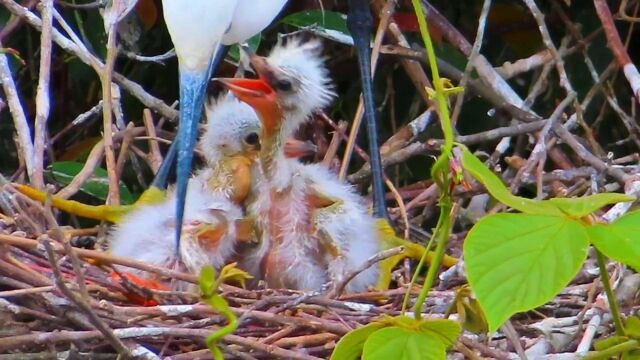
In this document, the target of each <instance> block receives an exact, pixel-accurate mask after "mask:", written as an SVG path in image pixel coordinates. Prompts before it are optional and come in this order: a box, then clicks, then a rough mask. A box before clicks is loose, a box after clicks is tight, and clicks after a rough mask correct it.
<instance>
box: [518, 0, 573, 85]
mask: <svg viewBox="0 0 640 360" xmlns="http://www.w3.org/2000/svg"><path fill="white" fill-rule="evenodd" d="M524 3H525V4H526V5H527V7H528V8H529V11H530V12H531V14H532V15H533V18H534V19H535V20H536V23H537V24H538V30H540V35H541V36H542V41H543V42H544V45H545V46H546V47H547V49H549V51H550V52H551V55H552V56H553V58H554V59H555V65H556V69H557V71H558V75H559V76H560V86H562V87H563V88H564V89H565V91H566V92H567V96H570V95H571V94H572V93H574V92H575V91H574V90H573V87H572V86H571V82H570V81H569V77H568V76H567V72H566V70H565V68H564V60H563V59H562V57H561V56H560V55H559V54H558V50H557V49H556V46H555V45H554V44H553V40H552V39H551V35H550V34H549V29H548V28H547V24H546V23H545V22H544V15H543V14H542V12H541V11H540V9H539V8H538V5H536V2H535V0H524Z"/></svg>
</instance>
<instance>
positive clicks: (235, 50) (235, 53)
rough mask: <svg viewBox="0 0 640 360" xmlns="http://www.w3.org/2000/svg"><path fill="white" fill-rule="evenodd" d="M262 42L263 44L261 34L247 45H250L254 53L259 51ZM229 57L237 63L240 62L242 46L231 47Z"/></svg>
mask: <svg viewBox="0 0 640 360" xmlns="http://www.w3.org/2000/svg"><path fill="white" fill-rule="evenodd" d="M260 42H262V34H261V33H258V34H256V35H254V36H253V37H252V38H250V39H249V40H247V44H249V48H250V49H251V50H253V51H256V50H258V47H260ZM228 56H229V57H230V58H231V59H232V60H233V61H235V62H238V61H240V46H239V45H237V44H236V45H233V46H231V48H230V49H229V53H228Z"/></svg>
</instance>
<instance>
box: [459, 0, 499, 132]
mask: <svg viewBox="0 0 640 360" xmlns="http://www.w3.org/2000/svg"><path fill="white" fill-rule="evenodd" d="M490 9H491V0H484V3H483V4H482V10H481V11H480V18H479V19H478V30H477V32H476V39H475V40H474V42H473V48H472V49H471V54H469V59H468V61H467V65H465V68H464V75H463V76H462V80H461V81H460V85H459V86H460V87H462V88H463V89H464V88H465V86H466V85H467V81H468V80H469V75H471V70H473V64H474V63H475V61H476V58H477V57H478V56H479V55H480V48H481V47H482V40H483V39H484V29H485V27H486V25H487V17H488V16H489V10H490ZM464 93H465V91H463V92H461V93H460V94H458V96H457V98H456V105H455V107H454V108H453V112H452V114H451V124H453V125H454V126H455V123H456V122H457V120H458V116H459V115H460V110H462V102H463V100H464Z"/></svg>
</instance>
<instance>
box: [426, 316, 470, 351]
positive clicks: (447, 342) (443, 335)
mask: <svg viewBox="0 0 640 360" xmlns="http://www.w3.org/2000/svg"><path fill="white" fill-rule="evenodd" d="M418 331H419V332H421V333H423V334H427V335H429V336H431V337H434V338H436V339H438V340H439V341H440V342H441V343H442V344H443V345H444V346H445V347H447V348H448V347H450V346H453V344H455V343H456V341H457V340H458V336H460V333H461V332H462V329H461V328H460V324H458V323H457V322H455V321H453V320H446V319H424V320H421V321H420V325H419V326H418Z"/></svg>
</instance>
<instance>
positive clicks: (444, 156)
mask: <svg viewBox="0 0 640 360" xmlns="http://www.w3.org/2000/svg"><path fill="white" fill-rule="evenodd" d="M411 3H412V5H413V9H414V12H415V14H416V18H417V19H418V25H419V27H420V34H421V35H422V40H423V41H424V45H425V49H426V50H427V57H428V59H429V65H430V67H431V74H432V77H433V86H434V89H435V93H436V95H435V96H436V99H437V102H438V114H439V115H440V126H441V127H442V133H443V134H444V145H443V147H442V153H441V154H440V156H439V157H438V159H437V160H436V162H435V164H433V167H432V169H431V177H432V179H433V180H434V181H435V183H436V184H437V185H438V188H439V190H440V194H441V196H440V201H439V203H440V216H439V218H438V224H437V226H436V229H435V231H434V234H433V237H432V238H431V240H430V241H429V246H427V249H426V250H425V253H424V254H423V255H422V258H421V259H420V263H419V264H418V267H417V269H416V272H415V273H414V276H413V278H412V279H411V284H414V283H415V282H416V280H417V276H418V274H419V272H420V270H421V268H422V265H423V264H424V261H425V258H426V254H427V252H428V251H429V247H430V245H431V243H432V242H433V241H434V240H435V241H436V242H437V244H436V251H435V256H434V257H433V260H432V261H431V264H430V265H429V270H428V271H427V276H426V278H425V282H424V285H423V287H422V290H421V291H420V295H419V296H418V298H417V299H416V303H415V304H414V308H413V312H414V317H415V319H417V320H420V319H421V318H422V304H423V303H424V301H425V300H426V298H427V295H428V294H429V290H430V289H431V286H432V285H433V282H434V280H435V277H436V274H437V272H438V269H439V268H440V263H441V261H442V256H443V255H444V250H445V249H446V244H447V240H448V238H449V232H450V230H451V209H452V207H453V201H452V199H451V194H450V192H449V191H450V188H451V186H450V185H451V177H450V174H449V159H450V158H451V154H452V150H453V127H452V126H451V118H450V116H449V108H448V106H447V100H446V98H445V90H444V85H443V83H442V81H441V79H440V74H439V73H438V66H437V63H436V55H435V51H434V49H433V43H432V42H431V36H430V35H429V29H428V27H427V21H426V17H425V16H424V11H423V9H422V4H421V3H420V0H412V1H411ZM425 91H426V89H425ZM410 288H411V285H410ZM410 288H409V289H410ZM408 294H410V291H408V292H407V295H406V296H405V301H404V302H403V312H404V309H405V307H406V303H407V299H408Z"/></svg>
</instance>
